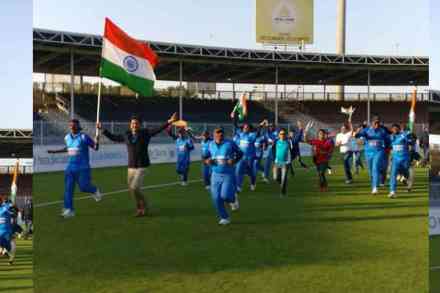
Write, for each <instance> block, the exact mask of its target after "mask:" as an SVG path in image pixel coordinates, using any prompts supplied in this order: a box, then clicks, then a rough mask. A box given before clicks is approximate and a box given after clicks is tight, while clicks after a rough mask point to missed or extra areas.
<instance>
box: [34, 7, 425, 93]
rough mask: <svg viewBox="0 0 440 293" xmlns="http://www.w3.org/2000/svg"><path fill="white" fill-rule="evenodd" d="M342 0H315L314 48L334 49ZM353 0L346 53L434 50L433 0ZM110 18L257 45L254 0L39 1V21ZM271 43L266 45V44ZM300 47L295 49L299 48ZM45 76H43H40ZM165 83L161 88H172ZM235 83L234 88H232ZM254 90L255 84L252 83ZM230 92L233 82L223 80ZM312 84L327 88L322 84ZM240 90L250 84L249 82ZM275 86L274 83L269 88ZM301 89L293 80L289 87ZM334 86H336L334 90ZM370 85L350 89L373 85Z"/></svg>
mask: <svg viewBox="0 0 440 293" xmlns="http://www.w3.org/2000/svg"><path fill="white" fill-rule="evenodd" d="M336 2H337V0H315V1H314V3H315V4H314V7H315V8H314V44H312V45H307V46H306V51H308V52H325V53H335V51H336ZM417 2H418V3H417V6H414V1H412V0H386V1H383V0H369V1H361V0H347V49H346V53H347V54H373V55H407V56H408V55H411V56H413V55H418V56H427V55H428V54H429V48H428V46H427V44H429V39H430V36H429V0H419V1H417ZM105 17H109V18H111V19H112V20H113V21H114V22H115V23H117V24H118V25H119V26H120V27H122V28H123V29H124V30H125V31H127V32H128V33H129V34H130V35H132V36H133V37H136V38H138V39H144V40H150V41H163V42H175V43H186V44H197V45H211V46H220V47H235V48H258V49H262V48H263V46H262V45H261V44H258V43H256V37H255V21H256V20H255V0H239V1H237V0H222V1H207V0H179V1H177V0H162V1H139V0H124V1H120V0H118V1H116V0H93V1H89V0H87V1H85V0H76V1H65V2H63V5H62V6H60V5H59V1H57V0H36V1H35V5H34V19H33V23H34V27H37V28H45V29H54V30H64V31H70V32H81V33H91V34H102V33H103V28H104V18H105ZM266 48H267V47H266ZM293 49H294V48H293ZM34 79H35V80H37V81H38V80H42V76H36V75H35V76H34ZM168 85H170V84H169V83H166V82H161V81H159V82H158V83H157V84H156V86H157V87H163V86H168ZM228 86H229V87H228ZM248 87H250V88H252V87H251V86H250V85H249V86H248ZM217 88H218V89H219V88H220V89H222V90H231V89H232V85H224V84H220V85H217ZM306 88H307V90H310V91H314V90H322V89H321V88H320V87H319V86H316V87H306ZM236 89H237V90H249V89H248V88H246V85H243V86H241V88H240V86H237V87H236ZM266 90H274V87H270V86H269V87H266ZM292 90H296V86H291V88H290V89H288V91H292ZM329 90H331V88H329ZM366 90H367V89H366V87H364V88H362V89H358V88H354V87H353V88H350V89H348V87H347V88H346V91H362V92H364V91H366ZM372 90H373V91H384V90H385V91H394V92H396V91H397V92H402V91H404V92H405V91H408V90H410V89H408V88H402V87H388V88H386V89H383V88H379V87H377V88H373V89H372Z"/></svg>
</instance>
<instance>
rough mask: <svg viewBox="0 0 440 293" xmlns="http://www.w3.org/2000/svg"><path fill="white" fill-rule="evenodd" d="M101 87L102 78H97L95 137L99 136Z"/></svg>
mask: <svg viewBox="0 0 440 293" xmlns="http://www.w3.org/2000/svg"><path fill="white" fill-rule="evenodd" d="M101 86H102V77H99V84H98V104H97V106H96V137H98V136H99V129H98V123H99V122H100V119H99V117H100V114H101Z"/></svg>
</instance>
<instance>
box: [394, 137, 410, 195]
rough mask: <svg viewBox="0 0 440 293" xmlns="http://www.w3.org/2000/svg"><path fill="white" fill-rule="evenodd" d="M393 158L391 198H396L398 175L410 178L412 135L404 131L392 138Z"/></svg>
mask: <svg viewBox="0 0 440 293" xmlns="http://www.w3.org/2000/svg"><path fill="white" fill-rule="evenodd" d="M390 141H391V147H392V157H391V173H390V196H391V197H392V196H394V193H395V192H396V189H397V175H399V174H401V175H403V176H404V177H405V178H409V168H410V163H411V161H410V159H411V158H410V145H411V144H412V143H413V142H412V135H411V133H409V132H406V131H403V132H400V133H397V134H392V135H391V136H390Z"/></svg>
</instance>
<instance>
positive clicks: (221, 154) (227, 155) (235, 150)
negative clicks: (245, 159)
mask: <svg viewBox="0 0 440 293" xmlns="http://www.w3.org/2000/svg"><path fill="white" fill-rule="evenodd" d="M242 156H243V152H242V151H241V150H240V148H239V147H238V146H237V144H236V143H235V142H233V141H232V140H228V139H225V140H223V142H222V143H221V144H217V143H216V142H215V141H211V142H210V143H209V146H208V152H207V153H206V157H205V159H207V158H211V159H212V160H214V164H213V165H212V172H213V173H218V174H230V175H233V174H234V172H235V166H231V165H229V164H228V163H227V161H228V160H231V159H235V160H236V161H238V160H240V159H241V157H242Z"/></svg>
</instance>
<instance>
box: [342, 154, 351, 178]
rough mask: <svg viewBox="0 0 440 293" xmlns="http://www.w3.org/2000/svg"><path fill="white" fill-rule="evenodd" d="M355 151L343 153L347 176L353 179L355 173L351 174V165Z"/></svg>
mask: <svg viewBox="0 0 440 293" xmlns="http://www.w3.org/2000/svg"><path fill="white" fill-rule="evenodd" d="M352 159H353V152H351V151H348V152H346V153H343V154H342V160H343V161H344V172H345V178H346V179H347V180H353V175H352V174H351V166H352V164H353V163H352Z"/></svg>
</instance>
